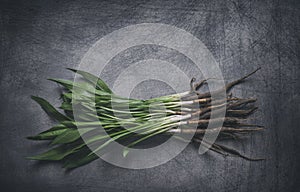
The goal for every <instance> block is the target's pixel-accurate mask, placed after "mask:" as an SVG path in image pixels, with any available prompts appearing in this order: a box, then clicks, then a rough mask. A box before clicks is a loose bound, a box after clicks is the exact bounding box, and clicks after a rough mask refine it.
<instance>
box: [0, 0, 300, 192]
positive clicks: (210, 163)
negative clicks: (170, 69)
mask: <svg viewBox="0 0 300 192" xmlns="http://www.w3.org/2000/svg"><path fill="white" fill-rule="evenodd" d="M0 10H1V19H0V22H1V23H0V27H1V50H0V54H1V62H0V69H1V73H0V74H1V75H0V88H1V100H0V106H1V114H0V125H1V136H0V143H1V151H0V154H1V156H0V171H1V172H0V179H1V180H0V181H1V185H0V187H1V188H2V189H4V188H5V189H7V191H8V190H9V191H13V190H16V191H42V190H43V191H297V189H298V190H299V189H300V185H299V184H298V183H297V181H299V180H300V177H299V176H300V175H299V162H300V155H299V147H300V146H299V143H300V142H299V139H300V137H299V134H300V127H299V122H300V121H299V117H300V105H299V101H300V96H299V93H300V84H299V75H300V69H299V67H300V63H299V61H300V54H299V53H300V2H299V1H298V0H294V1H288V0H282V1H277V0H275V1H273V0H272V1H270V0H266V1H249V0H243V1H235V0H232V1H223V0H220V1H216V0H207V1H176V0H174V1H173V0H166V1H162V0H160V1H146V0H145V1H141V0H139V1H84V0H82V1H28V0H26V1H25V0H24V1H9V0H7V1H1V5H0ZM143 22H155V23H156V22H157V23H165V24H170V25H174V26H176V27H179V28H182V29H185V30H187V31H188V32H190V33H192V34H193V35H195V36H196V37H198V38H199V39H200V40H202V41H203V42H204V43H205V45H206V46H207V47H208V49H209V50H210V51H211V52H212V53H213V55H214V57H215V58H216V60H217V61H218V62H219V63H220V67H221V69H222V72H223V74H224V77H225V79H226V80H232V79H235V78H238V77H240V76H241V75H242V74H245V73H247V72H249V71H251V70H253V69H255V68H257V67H258V66H261V67H262V70H261V71H259V72H258V73H257V74H256V75H255V76H253V77H252V78H251V79H250V80H249V81H247V82H246V83H244V84H243V85H241V86H237V87H236V88H235V89H234V90H233V93H234V94H235V95H238V96H243V97H257V98H258V99H259V100H258V106H259V107H260V109H259V111H258V112H257V113H256V114H255V115H254V116H253V119H254V120H253V122H256V123H259V124H263V125H265V126H266V127H267V130H266V131H264V132H263V133H258V134H255V135H252V136H250V137H249V138H247V139H244V140H243V141H237V142H232V143H228V145H234V146H235V147H236V148H238V149H240V150H241V151H242V152H243V153H245V154H247V155H249V156H253V157H257V156H258V157H265V158H267V160H266V161H263V162H249V161H245V160H242V159H239V158H231V157H228V158H224V157H223V156H220V155H216V154H214V153H211V152H209V153H207V154H205V155H203V156H199V155H198V154H197V150H196V149H195V147H194V146H189V147H187V148H186V149H185V150H184V151H183V152H182V153H181V154H180V155H178V156H177V157H176V158H175V159H173V160H171V161H169V162H168V163H166V164H164V165H160V166H158V167H155V168H151V169H145V170H128V169H122V168H118V167H115V166H113V165H110V164H108V163H106V162H104V161H102V160H97V161H94V162H93V163H91V164H89V165H87V166H84V167H81V168H78V169H75V170H73V171H71V172H66V171H64V169H62V168H61V165H60V164H55V163H36V162H32V161H28V160H25V159H24V157H25V156H28V155H32V154H36V153H37V152H40V151H43V150H45V149H46V147H47V144H45V143H41V144H38V143H36V142H32V141H28V140H26V139H24V137H25V136H28V135H32V134H35V133H38V132H39V131H42V130H45V129H47V128H48V127H49V126H51V125H53V123H54V122H52V121H51V120H50V119H49V118H48V116H47V115H46V114H44V113H43V112H42V111H41V109H40V108H39V106H38V105H37V104H36V103H34V102H33V101H31V99H30V95H38V96H42V97H45V98H47V99H48V100H49V101H50V102H51V103H53V104H54V105H56V106H58V105H59V103H60V100H59V88H58V86H57V85H56V84H53V83H51V82H49V81H47V80H46V79H47V78H49V77H59V78H63V77H64V78H72V74H71V73H70V72H68V71H66V70H64V68H66V67H73V68H76V66H77V65H78V64H79V62H80V59H81V58H82V56H83V55H84V54H85V53H86V51H87V50H88V48H89V47H90V46H91V45H93V44H94V43H95V42H96V41H97V40H98V39H99V38H101V37H102V36H104V35H105V34H108V33H109V32H112V31H114V30H116V29H119V28H121V27H125V26H128V25H130V24H137V23H143ZM136 58H160V59H165V60H168V61H170V62H175V63H176V62H177V63H181V66H186V67H183V68H184V70H185V71H186V72H187V74H189V75H190V76H191V77H192V76H196V77H197V78H201V75H200V74H195V72H194V71H193V70H192V67H190V65H191V64H190V61H189V60H187V59H186V58H185V57H184V56H182V55H179V56H178V54H177V53H174V51H172V50H166V49H164V48H160V47H153V46H143V47H140V48H132V49H131V50H129V51H127V52H125V53H122V54H121V55H119V56H117V57H116V58H114V60H113V61H112V62H111V63H112V64H111V65H110V67H108V68H106V70H105V72H104V73H103V74H102V75H101V77H102V78H103V79H104V80H106V81H107V82H108V83H109V84H110V85H112V83H113V81H114V80H115V78H116V77H117V75H118V74H119V73H120V72H121V70H122V69H123V68H124V67H126V66H128V65H129V64H130V63H133V62H135V61H136ZM197 75H198V76H197ZM169 92H172V90H171V89H170V88H169V87H167V85H166V84H163V83H159V82H157V81H148V82H144V83H142V84H141V85H139V86H138V87H137V88H136V89H135V90H134V92H133V96H136V97H149V96H157V95H161V94H167V93H169Z"/></svg>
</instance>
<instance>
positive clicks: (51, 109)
mask: <svg viewBox="0 0 300 192" xmlns="http://www.w3.org/2000/svg"><path fill="white" fill-rule="evenodd" d="M31 98H32V99H33V100H34V101H36V102H37V103H38V104H39V105H40V106H41V107H42V109H43V110H44V111H45V112H46V113H47V114H48V115H49V116H51V117H52V118H54V119H56V120H57V121H59V122H61V121H68V120H71V119H70V118H68V117H66V116H65V115H63V114H61V113H60V112H58V111H57V110H56V109H55V108H54V107H53V106H52V105H51V104H50V103H49V102H48V101H46V100H45V99H43V98H40V97H36V96H31Z"/></svg>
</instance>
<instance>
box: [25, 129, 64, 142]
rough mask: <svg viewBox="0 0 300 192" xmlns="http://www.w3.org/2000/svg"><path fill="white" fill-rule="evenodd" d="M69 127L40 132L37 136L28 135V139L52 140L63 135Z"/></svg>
mask: <svg viewBox="0 0 300 192" xmlns="http://www.w3.org/2000/svg"><path fill="white" fill-rule="evenodd" d="M67 130H68V128H65V129H58V130H53V131H47V132H44V133H40V134H38V135H36V136H30V137H27V139H31V140H51V139H54V138H55V137H57V136H58V135H61V134H62V133H64V132H66V131H67Z"/></svg>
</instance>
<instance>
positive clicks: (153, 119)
mask: <svg viewBox="0 0 300 192" xmlns="http://www.w3.org/2000/svg"><path fill="white" fill-rule="evenodd" d="M69 70H71V71H72V72H75V73H77V74H79V75H81V76H82V78H83V79H84V81H82V82H73V81H70V80H65V79H50V80H51V81H53V82H56V83H58V84H60V85H62V86H63V88H64V92H63V93H62V95H61V98H62V104H61V106H60V109H62V110H63V111H64V113H61V112H59V111H58V110H57V109H56V108H55V107H53V106H52V105H51V104H50V103H49V102H47V101H46V100H45V99H43V98H40V97H36V96H32V99H33V100H34V101H36V102H37V103H38V104H39V105H40V106H41V107H42V109H43V110H44V111H45V112H46V113H47V114H48V115H49V116H51V117H52V118H53V119H55V120H56V121H57V122H58V124H57V125H55V126H53V127H51V128H50V129H48V130H46V131H43V132H41V133H39V134H37V135H35V136H30V137H28V139H31V140H49V141H50V142H51V146H53V148H51V149H50V150H48V151H46V152H44V153H42V154H39V155H36V156H32V157H28V158H29V159H33V160H46V161H62V162H63V164H64V167H65V168H75V167H78V166H82V165H84V164H87V163H89V162H91V161H93V160H95V159H97V158H99V157H98V155H96V153H97V152H99V151H102V150H104V149H105V148H106V147H107V146H108V145H110V143H111V142H112V141H118V142H119V141H124V140H125V141H126V140H127V141H128V142H127V144H126V145H124V151H123V156H124V158H126V156H127V154H128V153H129V152H130V149H131V148H132V147H134V146H135V145H138V144H139V143H141V142H143V141H145V140H150V139H151V138H153V137H154V136H156V135H172V134H174V133H180V135H182V136H184V135H185V134H193V139H192V142H195V143H198V144H200V143H202V144H203V145H204V146H207V147H208V148H209V150H211V151H214V152H217V153H220V154H223V155H234V156H238V157H242V158H244V159H248V160H260V159H253V158H249V157H246V156H244V155H242V154H241V153H239V152H238V151H236V150H234V149H232V148H229V147H226V146H224V145H221V144H217V143H209V142H207V141H206V140H204V139H203V136H204V134H205V133H207V134H209V133H215V132H220V134H219V136H218V140H222V139H235V138H237V137H240V136H241V135H244V134H247V133H250V132H253V131H259V130H262V129H263V127H262V126H258V125H254V124H247V123H245V120H247V117H248V116H249V115H251V114H252V113H253V112H254V111H255V110H256V109H257V107H256V106H254V103H255V101H256V99H254V98H249V99H242V98H236V97H233V96H232V94H231V93H229V91H230V89H231V88H232V87H233V86H234V85H237V84H239V83H241V82H243V81H244V80H245V79H246V78H248V77H249V76H251V75H252V74H254V73H255V72H256V71H257V70H258V69H257V70H255V71H254V72H252V73H250V74H248V75H246V76H244V77H242V78H240V79H238V80H236V81H233V82H230V83H228V84H227V85H226V86H225V87H224V88H223V89H222V90H217V91H215V92H214V94H215V95H218V93H221V92H222V91H224V90H225V91H226V93H227V96H226V98H225V99H224V98H223V99H222V98H220V99H218V98H217V99H216V100H215V101H214V102H212V97H211V96H212V93H210V92H204V93H200V92H199V91H198V90H199V89H200V88H201V87H203V86H204V85H205V84H206V83H207V80H203V81H200V82H198V83H195V79H194V78H193V79H192V80H191V90H189V91H187V92H184V93H179V94H173V95H167V96H161V97H157V98H151V99H147V100H140V99H133V98H124V97H120V96H118V95H115V94H114V93H113V92H112V91H111V90H110V88H109V87H108V86H107V85H106V84H105V82H104V81H103V80H101V79H100V78H98V77H96V76H94V75H92V74H90V73H87V72H85V71H80V70H75V69H69ZM95 85H96V86H95ZM75 98H76V99H75ZM212 103H213V104H212ZM74 106H77V107H78V106H80V109H81V110H83V111H82V114H83V115H82V116H80V119H82V121H80V120H79V121H78V119H76V120H75V118H74V114H73V110H74ZM195 106H196V107H195ZM150 107H151V109H152V110H150ZM212 109H213V110H214V111H215V113H218V112H220V113H221V112H222V111H224V110H225V118H224V119H223V118H211V111H212ZM95 119H96V121H95ZM223 121H224V122H223ZM212 122H221V123H222V122H223V126H221V127H219V126H218V127H210V129H207V126H208V123H212ZM99 126H101V127H102V128H103V129H101V130H100V129H99ZM191 127H197V129H196V130H195V129H192V128H191ZM104 131H105V133H103V132H104ZM82 135H84V136H85V139H84V140H83V139H82ZM177 138H178V140H179V141H180V142H185V140H184V137H180V136H179V137H177ZM218 140H217V141H218ZM187 142H189V141H187ZM89 145H94V146H96V147H95V148H93V150H92V149H90V148H89V147H88V146H89ZM106 152H108V153H109V151H106Z"/></svg>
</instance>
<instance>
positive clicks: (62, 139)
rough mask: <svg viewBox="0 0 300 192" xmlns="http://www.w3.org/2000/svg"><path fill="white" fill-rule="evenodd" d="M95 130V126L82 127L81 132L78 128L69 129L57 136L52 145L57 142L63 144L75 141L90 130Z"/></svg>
mask: <svg viewBox="0 0 300 192" xmlns="http://www.w3.org/2000/svg"><path fill="white" fill-rule="evenodd" d="M92 130H94V128H85V129H80V132H79V131H78V130H77V129H69V130H67V131H66V132H64V133H63V134H61V135H59V136H57V137H56V138H55V139H54V140H53V142H52V143H51V145H56V144H63V143H71V142H73V141H76V140H77V139H79V138H80V136H81V134H85V133H87V132H89V131H92Z"/></svg>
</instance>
